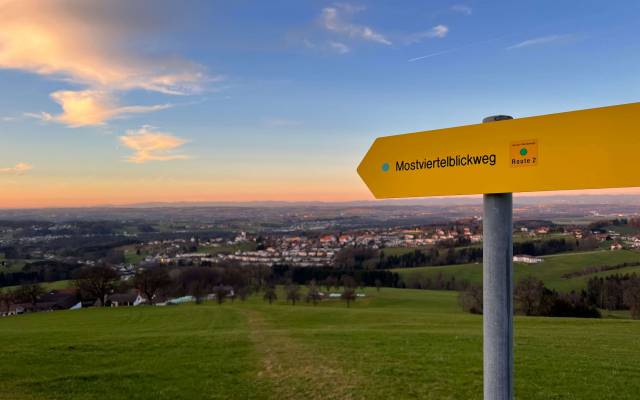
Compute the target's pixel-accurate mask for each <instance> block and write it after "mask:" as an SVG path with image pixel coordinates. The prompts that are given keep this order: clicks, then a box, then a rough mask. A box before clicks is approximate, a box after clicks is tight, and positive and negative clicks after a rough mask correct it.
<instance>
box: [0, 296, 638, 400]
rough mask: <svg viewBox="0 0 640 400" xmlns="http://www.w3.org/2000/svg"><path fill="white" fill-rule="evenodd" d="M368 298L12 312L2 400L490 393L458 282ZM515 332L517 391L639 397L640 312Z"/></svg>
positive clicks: (1, 368)
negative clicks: (455, 287) (452, 287)
mask: <svg viewBox="0 0 640 400" xmlns="http://www.w3.org/2000/svg"><path fill="white" fill-rule="evenodd" d="M366 294H367V297H366V298H359V299H358V300H357V301H356V302H355V304H354V305H352V306H351V307H350V308H347V307H346V306H345V304H344V303H343V302H341V301H338V300H332V301H325V302H323V303H321V304H320V305H318V306H315V307H314V306H312V305H310V304H306V303H301V304H297V305H295V306H291V305H287V304H285V303H284V302H283V301H281V300H280V301H278V302H276V303H274V304H273V305H269V304H267V303H265V302H263V301H262V299H261V298H260V297H254V298H251V299H249V300H248V301H247V302H245V303H241V302H239V301H237V300H236V302H235V303H234V304H231V303H229V302H228V303H225V304H223V305H220V306H219V305H217V304H214V303H207V304H204V305H199V306H198V305H193V304H190V305H180V306H174V307H135V308H133V307H132V308H113V309H100V308H92V309H85V310H78V311H59V312H51V313H40V314H30V315H22V316H17V317H9V318H2V319H0V342H1V343H2V344H3V345H2V347H3V351H2V362H1V363H0V382H2V384H0V399H11V400H22V399H30V400H33V399H48V400H55V399H65V400H66V399H83V400H90V399H154V400H155V399H417V398H420V399H480V398H481V397H482V318H481V317H480V316H477V315H470V314H465V313H462V312H461V311H460V310H459V308H458V304H457V294H456V293H455V292H445V291H438V292H436V291H421V290H409V289H388V288H383V289H382V290H381V291H380V292H376V290H375V289H366ZM280 297H281V298H282V297H283V296H282V295H281V296H280ZM515 335H516V338H515V358H516V360H515V365H516V398H518V399H545V400H547V399H636V398H637V394H638V393H640V364H639V363H638V360H640V321H632V320H624V319H600V320H594V319H591V320H587V319H570V318H535V317H516V318H515Z"/></svg>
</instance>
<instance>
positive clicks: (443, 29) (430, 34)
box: [404, 24, 449, 44]
mask: <svg viewBox="0 0 640 400" xmlns="http://www.w3.org/2000/svg"><path fill="white" fill-rule="evenodd" d="M448 33H449V27H448V26H446V25H442V24H440V25H436V26H434V27H433V28H431V29H429V30H427V31H422V32H416V33H412V34H409V35H407V36H406V37H405V38H404V42H405V43H406V44H412V43H419V42H421V41H423V40H424V39H443V38H445V37H446V36H447V34H448Z"/></svg>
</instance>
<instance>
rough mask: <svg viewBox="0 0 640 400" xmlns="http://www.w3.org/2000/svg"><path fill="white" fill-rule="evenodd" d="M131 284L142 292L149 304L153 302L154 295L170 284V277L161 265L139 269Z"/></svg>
mask: <svg viewBox="0 0 640 400" xmlns="http://www.w3.org/2000/svg"><path fill="white" fill-rule="evenodd" d="M133 285H134V287H135V288H136V289H138V290H139V291H140V292H142V294H144V297H146V298H147V301H148V302H149V304H154V297H155V296H156V295H157V294H158V293H159V292H160V291H162V290H163V289H166V288H167V287H169V285H171V277H170V276H169V272H168V271H167V270H166V269H164V268H161V267H154V268H150V269H145V270H139V271H138V272H136V275H135V277H134V279H133Z"/></svg>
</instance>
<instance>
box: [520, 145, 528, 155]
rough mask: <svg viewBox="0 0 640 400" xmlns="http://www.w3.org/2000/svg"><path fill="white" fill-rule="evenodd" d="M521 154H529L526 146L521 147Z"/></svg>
mask: <svg viewBox="0 0 640 400" xmlns="http://www.w3.org/2000/svg"><path fill="white" fill-rule="evenodd" d="M520 155H521V156H522V157H524V156H526V155H527V149H526V148H524V147H523V148H521V149H520Z"/></svg>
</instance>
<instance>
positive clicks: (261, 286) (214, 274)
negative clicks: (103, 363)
mask: <svg viewBox="0 0 640 400" xmlns="http://www.w3.org/2000/svg"><path fill="white" fill-rule="evenodd" d="M296 270H297V269H293V271H289V272H290V273H285V270H284V269H280V270H279V272H278V274H274V273H272V271H271V270H270V269H268V268H263V267H245V266H241V265H236V264H228V265H219V266H194V267H187V268H168V267H165V266H159V265H157V266H152V267H150V268H144V269H139V270H138V271H137V272H136V274H135V276H134V277H133V279H130V280H128V281H123V280H121V279H120V275H119V274H118V273H117V271H116V270H115V269H114V268H113V267H112V266H110V265H108V264H100V265H96V266H90V267H84V268H82V269H79V270H77V271H76V272H75V274H74V279H73V285H74V287H75V288H76V289H77V297H78V300H79V301H88V302H91V303H94V304H95V305H97V306H107V305H108V299H109V295H111V294H114V293H124V292H127V291H130V290H132V289H136V290H137V291H138V293H139V294H140V295H141V296H142V297H143V298H144V299H145V300H146V302H147V303H148V304H156V303H158V302H164V301H166V300H168V299H171V298H177V297H182V296H192V297H193V299H194V300H195V302H196V304H201V303H203V302H204V301H205V300H207V299H215V300H216V301H217V302H218V303H220V304H221V303H223V302H225V301H226V300H227V299H228V300H231V301H235V299H236V298H238V299H240V300H242V301H244V300H246V298H247V297H248V296H249V295H251V294H255V293H264V299H265V301H267V300H268V301H269V303H272V302H273V301H275V300H277V296H278V295H277V290H276V287H277V285H282V286H284V287H285V297H286V300H287V301H288V302H291V304H293V305H295V303H296V302H297V301H299V300H300V299H301V298H302V296H303V294H302V291H301V289H300V288H301V285H306V286H307V291H306V294H305V296H304V298H305V299H306V300H307V301H310V302H313V304H314V305H315V304H317V303H318V302H320V301H321V300H322V299H324V298H325V297H326V296H325V294H324V293H322V292H321V291H320V288H321V287H323V286H324V287H325V288H326V290H327V292H329V291H331V290H332V289H334V288H335V289H336V290H341V295H340V298H342V299H343V300H344V301H345V302H346V303H347V306H350V304H351V303H352V302H353V301H355V300H356V297H357V295H356V288H357V287H362V286H364V285H365V281H363V280H361V279H360V278H361V277H365V278H366V279H367V281H366V285H371V286H376V287H377V288H378V290H380V288H381V287H383V286H384V283H383V281H382V280H381V279H380V278H384V279H387V280H389V279H391V278H389V276H390V275H393V274H391V273H390V272H388V271H372V273H371V274H362V275H356V276H352V275H350V274H348V273H343V274H342V275H338V273H339V271H334V272H333V273H332V274H329V273H327V271H316V273H310V274H309V275H308V276H309V277H311V278H310V279H308V280H307V279H306V278H307V277H308V276H306V275H300V274H295V273H291V272H295V271H296ZM343 272H344V271H343ZM358 272H363V271H358ZM376 272H378V273H376ZM313 276H317V277H323V279H322V280H317V279H315V278H313ZM291 277H294V278H295V279H296V280H292V279H291ZM396 279H397V278H396ZM369 280H371V282H369ZM45 293H46V291H45V289H44V287H43V286H42V285H40V284H38V283H27V284H23V285H21V286H19V287H17V288H16V289H13V290H10V291H3V292H1V293H0V303H2V304H4V306H5V308H6V310H7V311H8V309H9V306H10V305H11V304H21V303H29V304H32V305H34V306H35V304H36V303H37V301H38V299H39V298H40V297H41V296H42V295H44V294H45Z"/></svg>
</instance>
